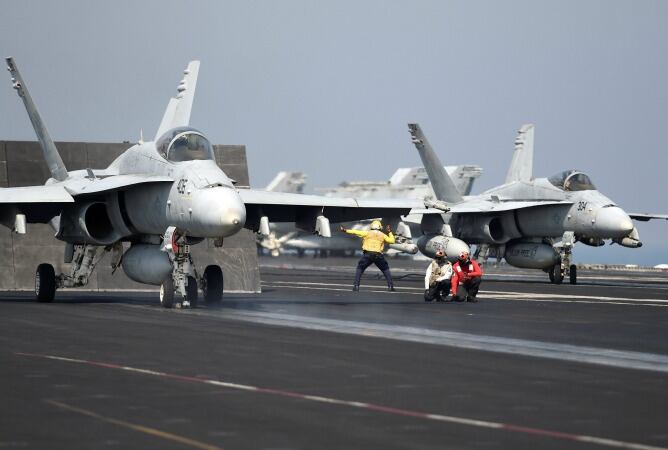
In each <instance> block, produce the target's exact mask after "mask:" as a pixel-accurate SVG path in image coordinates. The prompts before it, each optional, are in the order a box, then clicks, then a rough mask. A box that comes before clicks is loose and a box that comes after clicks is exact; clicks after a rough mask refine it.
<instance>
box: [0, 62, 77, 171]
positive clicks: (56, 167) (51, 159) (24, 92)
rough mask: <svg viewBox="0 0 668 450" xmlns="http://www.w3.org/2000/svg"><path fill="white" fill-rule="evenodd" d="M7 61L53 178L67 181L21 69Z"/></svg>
mask: <svg viewBox="0 0 668 450" xmlns="http://www.w3.org/2000/svg"><path fill="white" fill-rule="evenodd" d="M5 61H7V70H9V73H10V74H11V77H12V84H13V87H14V89H16V92H17V93H18V94H19V97H21V99H22V100H23V104H24V105H25V108H26V111H27V113H28V117H29V118H30V122H32V127H33V128H34V129H35V134H36V135H37V139H38V140H39V144H40V146H41V147H42V151H43V152H44V159H45V160H46V164H47V165H48V166H49V171H50V172H51V176H52V177H53V178H55V179H56V180H58V181H63V180H65V179H67V177H68V174H67V169H66V168H65V164H64V163H63V160H62V159H61V158H60V154H59V153H58V149H57V148H56V144H54V143H53V140H51V136H49V131H48V130H47V129H46V126H45V125H44V122H42V118H41V117H40V115H39V112H38V111H37V107H35V104H34V103H33V101H32V98H31V97H30V93H29V92H28V87H27V86H26V84H25V82H24V81H23V78H21V74H20V73H19V69H18V68H17V67H16V64H15V63H14V58H12V57H9V58H6V59H5Z"/></svg>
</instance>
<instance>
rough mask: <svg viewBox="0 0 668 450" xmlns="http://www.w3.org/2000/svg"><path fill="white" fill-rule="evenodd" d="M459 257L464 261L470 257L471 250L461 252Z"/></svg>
mask: <svg viewBox="0 0 668 450" xmlns="http://www.w3.org/2000/svg"><path fill="white" fill-rule="evenodd" d="M459 259H461V260H462V261H466V260H467V259H469V252H467V251H466V250H464V251H462V252H459Z"/></svg>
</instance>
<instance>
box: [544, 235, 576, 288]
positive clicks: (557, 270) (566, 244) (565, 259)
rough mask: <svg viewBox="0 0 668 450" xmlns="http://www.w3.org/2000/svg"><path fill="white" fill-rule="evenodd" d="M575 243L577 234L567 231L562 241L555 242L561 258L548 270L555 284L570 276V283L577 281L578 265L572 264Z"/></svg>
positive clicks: (555, 248) (554, 246)
mask: <svg viewBox="0 0 668 450" xmlns="http://www.w3.org/2000/svg"><path fill="white" fill-rule="evenodd" d="M574 245H575V234H574V233H573V232H572V231H567V232H566V233H564V235H563V236H562V238H561V241H559V242H556V243H555V244H553V246H552V247H553V248H554V250H555V251H557V252H558V253H559V260H558V261H557V263H556V264H555V265H554V266H552V268H551V269H549V270H548V275H549V277H550V281H551V282H552V283H554V284H561V283H563V281H564V278H566V277H568V281H569V282H570V284H576V283H577V279H578V278H577V277H578V275H577V273H578V272H577V266H576V265H575V264H571V257H572V256H573V246H574Z"/></svg>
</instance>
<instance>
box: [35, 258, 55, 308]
mask: <svg viewBox="0 0 668 450" xmlns="http://www.w3.org/2000/svg"><path fill="white" fill-rule="evenodd" d="M35 295H36V297H37V301H38V302H42V303H48V302H52V301H53V298H54V297H55V296H56V272H55V271H54V270H53V266H52V265H51V264H46V263H45V264H40V265H39V266H37V270H36V271H35Z"/></svg>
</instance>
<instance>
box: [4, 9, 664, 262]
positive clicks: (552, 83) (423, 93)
mask: <svg viewBox="0 0 668 450" xmlns="http://www.w3.org/2000/svg"><path fill="white" fill-rule="evenodd" d="M0 7H1V9H0V10H1V11H2V27H0V47H1V49H2V52H3V56H9V55H12V56H14V57H15V58H16V60H17V63H18V65H19V67H20V69H21V72H22V74H23V76H24V78H25V79H26V82H27V84H28V85H29V87H30V89H31V93H32V96H33V99H34V100H35V102H36V103H37V105H38V107H39V108H40V111H41V113H42V115H43V117H44V120H45V121H46V123H47V126H48V128H49V131H50V132H51V135H52V136H53V138H54V139H56V140H69V141H112V142H116V141H122V140H130V141H136V140H137V139H138V136H139V130H140V129H142V128H143V130H144V135H145V136H146V137H152V136H153V135H154V134H155V131H156V129H157V127H158V124H159V122H160V119H161V117H162V113H163V111H164V108H165V106H166V105H167V101H168V99H169V97H170V96H172V95H173V94H174V93H175V88H176V85H177V83H178V81H179V80H180V78H181V71H182V70H183V68H185V66H186V64H187V62H188V61H189V60H191V59H200V60H201V61H202V65H201V68H200V76H199V81H198V85H197V95H196V98H195V104H194V107H193V115H192V120H191V125H192V126H194V127H196V128H199V129H200V130H202V131H203V132H205V133H206V134H207V135H208V136H209V137H210V139H211V140H212V141H213V142H215V143H220V144H245V145H246V146H247V151H248V158H249V166H250V178H251V184H252V185H253V186H254V187H261V186H264V185H266V184H267V183H268V182H269V181H270V180H271V178H272V177H273V175H274V174H275V173H276V172H277V171H278V170H298V171H303V172H306V173H307V174H308V175H309V179H308V181H309V185H310V186H311V187H313V186H328V185H335V184H337V183H338V182H340V181H343V180H383V179H387V178H389V176H390V175H391V174H392V173H393V172H394V169H395V168H397V167H399V166H417V165H420V161H419V157H418V155H417V152H416V151H415V149H414V147H413V146H412V145H411V142H410V139H409V135H408V132H407V131H406V130H407V129H406V123H407V122H409V121H417V122H419V123H420V124H421V125H422V127H423V129H424V130H425V132H426V133H427V136H428V137H429V139H430V141H431V143H432V145H433V146H434V147H435V148H436V150H437V152H438V153H439V156H440V157H441V159H442V160H443V162H444V164H465V163H469V164H478V165H481V166H482V167H483V168H484V171H485V173H484V175H483V176H482V177H481V178H479V179H478V181H477V184H476V186H475V187H474V192H480V191H482V190H484V189H487V188H490V187H492V186H494V185H496V184H500V183H501V182H502V181H503V180H504V178H505V173H506V170H507V167H508V164H509V162H510V159H511V156H512V151H513V140H514V138H515V134H516V130H517V129H518V128H519V126H520V125H521V124H522V123H526V122H532V123H534V124H536V147H535V162H534V173H535V175H536V176H549V175H551V174H553V173H556V172H558V171H561V170H564V169H568V168H577V169H580V170H583V171H585V172H587V173H588V174H589V175H590V176H591V178H592V180H593V181H594V183H595V184H596V185H597V187H598V188H599V189H601V190H602V191H603V192H604V193H605V194H606V195H607V196H608V197H610V198H612V199H613V200H614V201H615V202H617V203H618V204H619V205H620V206H622V207H624V208H625V209H626V210H627V211H633V212H663V213H668V201H667V200H666V197H665V195H666V187H667V185H668V183H667V182H666V167H668V157H667V156H666V150H667V147H668V143H667V139H668V137H667V136H666V129H668V26H667V25H666V24H668V2H666V1H662V0H657V1H642V0H633V1H611V0H601V1H585V0H578V1H563V0H559V1H556V0H555V1H551V2H547V1H535V0H527V1H497V0H494V1H471V0H465V1H416V0H411V1H388V0H384V1H340V0H337V1H329V2H320V1H313V0H305V1H239V2H224V1H211V2H204V1H193V2H165V1H159V2H158V1H156V2H141V1H140V2H137V1H113V2H92V1H80V2H78V1H77V2H75V1H59V2H36V1H25V0H22V1H7V0H0ZM4 81H5V82H6V84H5V87H4V88H2V82H3V80H2V79H1V78H0V118H1V120H0V139H29V140H34V139H35V138H34V133H33V131H32V128H31V126H30V123H29V121H28V119H27V116H26V114H25V111H24V110H23V106H22V103H21V102H20V101H19V99H18V97H17V96H16V94H15V93H14V91H13V90H12V89H11V87H10V82H9V79H8V77H7V80H4ZM638 229H639V231H640V235H641V238H642V240H643V241H644V242H645V244H646V245H645V247H643V248H642V249H624V248H621V247H619V246H610V247H606V248H599V249H589V248H586V247H585V246H584V245H581V244H580V245H578V246H577V248H576V261H578V262H584V261H621V260H623V261H624V262H629V263H640V264H648V263H651V264H657V263H659V262H668V244H667V243H666V239H665V233H666V231H668V222H667V221H655V222H650V223H639V224H638Z"/></svg>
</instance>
